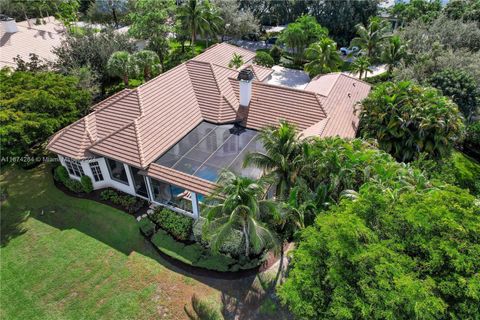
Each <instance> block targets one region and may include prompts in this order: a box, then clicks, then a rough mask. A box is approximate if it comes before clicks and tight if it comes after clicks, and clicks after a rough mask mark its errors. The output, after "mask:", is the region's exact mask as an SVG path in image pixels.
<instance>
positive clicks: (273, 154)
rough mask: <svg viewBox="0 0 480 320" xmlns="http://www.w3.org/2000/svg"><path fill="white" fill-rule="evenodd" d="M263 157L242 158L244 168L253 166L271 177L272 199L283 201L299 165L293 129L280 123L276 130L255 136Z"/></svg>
mask: <svg viewBox="0 0 480 320" xmlns="http://www.w3.org/2000/svg"><path fill="white" fill-rule="evenodd" d="M259 138H260V140H261V141H262V142H263V146H264V148H265V153H262V152H254V153H250V154H248V155H247V156H246V157H245V162H244V166H247V165H254V166H256V167H259V168H261V169H263V170H264V171H266V173H267V175H269V176H273V177H274V178H275V182H276V192H275V194H276V196H277V198H280V199H285V198H286V197H287V196H288V194H289V193H290V189H291V188H292V187H293V186H294V185H295V181H296V179H297V176H298V174H299V171H300V169H301V166H302V162H303V143H302V142H301V141H300V136H299V135H298V133H297V130H296V128H295V126H294V125H292V124H290V123H288V122H286V121H280V124H279V126H278V128H276V127H268V128H266V129H265V130H263V131H262V132H261V133H260V134H259Z"/></svg>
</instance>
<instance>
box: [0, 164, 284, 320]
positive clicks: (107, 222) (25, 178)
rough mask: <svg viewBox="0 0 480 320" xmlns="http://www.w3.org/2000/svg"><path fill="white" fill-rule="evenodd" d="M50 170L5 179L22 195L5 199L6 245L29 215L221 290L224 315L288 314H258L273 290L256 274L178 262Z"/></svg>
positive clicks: (123, 217)
mask: <svg viewBox="0 0 480 320" xmlns="http://www.w3.org/2000/svg"><path fill="white" fill-rule="evenodd" d="M49 171H50V170H49V169H48V168H44V169H43V170H38V169H35V170H31V171H30V172H29V174H18V175H14V176H10V177H7V179H6V180H9V181H10V182H9V183H10V185H12V190H13V189H14V193H15V198H16V199H19V200H16V201H15V203H14V204H12V205H11V208H8V207H9V206H10V204H9V203H8V202H9V201H8V200H7V204H6V206H7V211H9V212H8V214H6V215H3V214H2V219H1V222H2V225H1V226H2V246H6V245H7V244H8V242H9V241H10V240H11V239H13V238H15V237H18V236H19V235H21V234H23V233H25V232H26V231H27V230H25V229H24V227H23V226H22V223H23V222H24V221H25V220H27V219H28V218H29V217H30V218H34V219H36V220H38V221H40V222H42V223H45V224H48V225H50V226H52V227H54V228H56V229H59V230H68V229H75V230H78V231H79V232H81V233H84V234H86V235H88V236H90V237H92V238H94V239H96V240H98V241H100V242H103V243H104V244H106V245H108V246H109V247H111V248H114V249H115V250H117V251H119V252H122V253H123V254H125V255H130V254H131V253H133V252H137V253H140V254H142V255H144V256H147V257H149V258H152V259H154V260H155V261H157V262H158V263H159V264H161V265H162V266H164V267H165V268H167V269H169V270H171V271H173V272H175V273H178V274H181V275H183V276H185V277H189V278H193V279H195V280H197V281H199V282H201V283H204V284H206V285H208V286H210V287H212V288H215V289H217V290H219V291H220V292H221V300H222V306H223V314H224V316H225V319H272V318H277V320H281V319H285V317H284V315H285V313H284V312H283V311H281V310H278V311H279V312H276V313H275V314H274V315H272V314H268V315H260V314H259V313H258V310H259V308H260V306H261V305H262V303H263V302H264V301H265V299H267V298H269V297H270V295H271V293H272V290H273V288H269V289H266V290H265V288H262V286H263V285H262V284H261V283H262V282H261V281H258V275H256V274H248V273H245V274H244V276H243V277H241V278H239V277H238V276H237V277H228V275H227V276H225V277H219V276H218V274H217V273H215V272H209V271H208V270H203V269H202V270H198V269H196V268H189V267H187V266H185V265H183V264H182V265H179V262H178V261H176V260H173V261H172V259H168V258H167V257H164V256H162V255H160V254H159V253H158V252H157V251H156V250H155V249H154V248H153V246H152V245H151V243H150V242H149V241H147V240H145V238H144V237H143V236H142V235H141V234H140V232H139V230H138V227H137V224H136V222H135V219H134V217H133V216H129V215H128V214H126V213H121V212H120V211H118V210H116V209H113V208H111V207H108V206H106V205H103V204H100V203H96V202H94V201H91V200H85V199H76V198H72V197H70V196H67V195H65V194H64V193H63V192H62V191H60V190H59V189H57V188H56V187H55V186H54V185H53V178H52V176H51V174H50V172H49ZM32 184H34V185H32ZM14 185H15V186H14ZM24 186H25V187H24ZM27 186H28V187H27ZM12 198H13V197H12ZM12 202H14V201H13V199H12ZM3 209H4V204H3V203H2V210H3ZM8 209H10V210H8ZM259 283H260V286H259ZM277 313H278V315H277Z"/></svg>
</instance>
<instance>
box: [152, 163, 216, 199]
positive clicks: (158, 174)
mask: <svg viewBox="0 0 480 320" xmlns="http://www.w3.org/2000/svg"><path fill="white" fill-rule="evenodd" d="M147 175H148V176H149V177H152V178H154V179H158V180H161V181H165V182H168V183H171V184H174V185H176V186H179V187H181V188H185V189H187V190H189V191H193V192H197V193H199V194H204V195H206V194H210V193H212V191H214V190H215V187H216V184H215V183H213V182H210V181H208V180H205V179H202V178H199V177H195V176H191V175H189V174H186V173H183V172H180V171H177V170H175V169H171V168H167V167H165V166H162V165H159V164H156V163H152V164H151V165H150V167H149V168H148V171H147Z"/></svg>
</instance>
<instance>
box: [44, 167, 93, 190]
mask: <svg viewBox="0 0 480 320" xmlns="http://www.w3.org/2000/svg"><path fill="white" fill-rule="evenodd" d="M53 178H54V179H55V180H56V181H59V182H61V183H62V184H63V185H64V186H65V187H67V188H68V189H69V190H70V191H73V192H76V193H80V192H86V193H90V192H92V191H93V184H92V179H90V177H89V176H82V177H81V178H80V181H78V180H76V179H72V178H70V176H69V175H68V171H67V169H66V168H65V167H64V166H58V167H56V168H55V170H54V172H53Z"/></svg>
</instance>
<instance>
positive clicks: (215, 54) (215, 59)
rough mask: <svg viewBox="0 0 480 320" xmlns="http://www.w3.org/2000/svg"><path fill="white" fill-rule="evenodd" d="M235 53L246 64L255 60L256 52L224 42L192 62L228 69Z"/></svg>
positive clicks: (212, 47)
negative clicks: (201, 62)
mask: <svg viewBox="0 0 480 320" xmlns="http://www.w3.org/2000/svg"><path fill="white" fill-rule="evenodd" d="M234 53H236V54H239V55H240V56H242V59H243V63H244V64H247V63H249V62H251V61H252V60H253V58H255V52H253V51H250V50H247V49H243V48H240V47H237V46H233V45H230V44H228V43H226V42H222V43H218V44H214V45H213V46H211V47H209V48H208V49H207V50H205V52H203V53H202V54H200V55H198V56H196V57H194V58H193V59H192V60H196V61H203V62H210V63H215V64H216V65H218V66H221V67H228V64H229V63H230V61H231V60H232V57H233V54H234Z"/></svg>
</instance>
